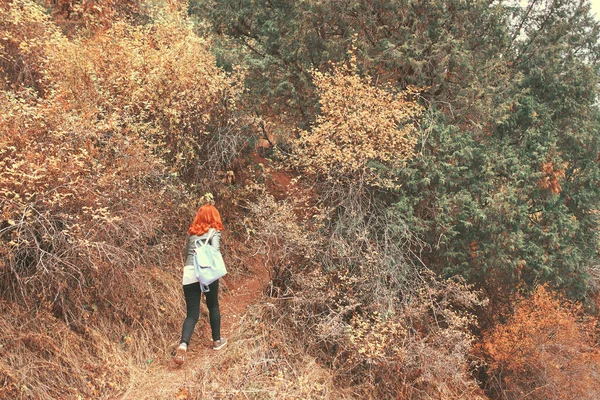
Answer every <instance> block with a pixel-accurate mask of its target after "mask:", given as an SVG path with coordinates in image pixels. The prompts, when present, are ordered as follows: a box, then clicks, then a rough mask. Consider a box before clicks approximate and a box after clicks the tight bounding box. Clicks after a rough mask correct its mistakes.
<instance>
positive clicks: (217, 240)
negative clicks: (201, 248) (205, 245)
mask: <svg viewBox="0 0 600 400" xmlns="http://www.w3.org/2000/svg"><path fill="white" fill-rule="evenodd" d="M210 245H211V246H212V247H214V248H215V249H217V251H221V231H219V230H217V231H216V232H215V233H214V235H212V237H211V238H210Z"/></svg>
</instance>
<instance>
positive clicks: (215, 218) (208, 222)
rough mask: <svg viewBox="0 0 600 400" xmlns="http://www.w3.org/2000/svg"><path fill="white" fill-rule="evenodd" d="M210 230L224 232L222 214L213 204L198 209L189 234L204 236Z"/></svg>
mask: <svg viewBox="0 0 600 400" xmlns="http://www.w3.org/2000/svg"><path fill="white" fill-rule="evenodd" d="M210 228H215V229H218V230H220V231H222V230H223V223H222V222H221V214H219V211H218V210H217V209H216V207H215V206H213V205H212V204H205V205H203V206H202V207H200V208H199V209H198V212H197V213H196V217H195V218H194V222H192V224H191V225H190V229H188V233H189V234H190V235H196V236H200V235H204V234H205V233H206V232H208V230H209V229H210Z"/></svg>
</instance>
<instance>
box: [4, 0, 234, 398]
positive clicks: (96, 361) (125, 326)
mask: <svg viewBox="0 0 600 400" xmlns="http://www.w3.org/2000/svg"><path fill="white" fill-rule="evenodd" d="M167 11H168V10H167ZM0 28H1V29H2V32H1V34H0V43H2V46H1V47H0V60H1V61H0V62H1V63H2V64H1V65H0V67H2V70H1V71H0V74H1V75H2V76H1V77H2V78H3V79H2V83H0V299H2V310H1V311H2V318H3V319H4V320H5V321H13V322H14V321H18V319H19V318H21V319H22V320H23V321H22V323H21V324H19V323H14V324H13V323H9V324H3V325H2V335H1V336H0V340H1V341H2V343H1V345H2V346H1V349H2V350H1V351H2V352H3V357H2V364H1V368H2V375H1V378H0V379H1V380H2V381H3V382H4V386H3V389H2V390H3V391H5V392H6V393H13V392H14V393H19V396H23V397H26V398H65V397H70V396H75V394H74V393H78V394H81V395H82V396H83V397H88V398H92V397H93V398H97V397H110V396H114V395H115V393H118V392H119V391H120V390H122V387H123V385H124V384H125V382H126V376H125V375H124V374H125V372H124V371H125V370H126V369H127V368H128V367H127V364H129V363H135V364H136V365H138V366H140V367H143V365H144V363H145V361H146V360H148V359H150V358H152V357H153V355H156V354H163V353H164V352H165V351H166V350H165V349H167V348H170V346H169V345H171V344H172V339H173V337H174V335H175V336H176V333H177V332H178V331H179V328H180V326H179V324H180V322H181V321H180V319H181V315H183V311H182V310H181V304H180V299H181V298H180V296H179V292H180V281H179V279H180V275H179V274H180V263H181V258H180V256H181V253H182V236H181V235H182V234H183V233H184V232H185V231H186V230H187V226H188V224H189V220H190V218H191V216H192V215H193V211H195V210H194V209H193V205H192V204H191V203H192V202H190V200H191V199H193V198H194V195H193V194H190V192H189V191H188V186H186V185H185V184H184V183H183V182H182V181H181V180H180V179H179V177H180V176H181V175H185V176H186V177H187V178H189V179H192V178H198V177H206V178H208V177H211V176H212V172H211V171H214V170H216V169H219V168H223V165H224V164H226V163H227V162H229V161H230V160H231V159H233V158H234V157H236V156H237V152H238V151H239V149H240V148H241V146H242V145H243V142H244V139H243V137H242V136H241V133H240V131H239V130H237V129H235V128H234V126H235V125H234V124H235V123H236V118H237V117H236V116H235V101H234V98H235V93H237V91H238V89H237V87H236V84H237V83H236V80H234V79H233V78H230V77H228V76H226V75H225V74H223V73H221V71H219V70H218V69H217V68H216V67H215V63H214V59H213V58H212V56H211V55H210V54H209V52H208V50H207V48H206V47H207V45H208V44H207V43H206V42H205V41H203V40H201V39H199V38H198V37H196V36H194V34H193V33H192V32H191V29H190V28H189V27H188V26H187V25H186V23H185V21H184V20H182V19H181V14H180V13H176V14H175V15H173V16H172V17H171V16H170V14H169V13H168V12H163V13H162V14H161V17H160V20H157V21H156V22H153V23H149V24H147V25H144V26H132V25H130V24H128V23H126V22H123V21H112V23H111V24H110V27H109V28H107V30H101V31H99V32H97V34H95V35H92V36H89V37H79V38H78V37H75V38H67V37H66V36H64V35H63V34H62V33H60V30H59V29H58V28H57V27H56V26H55V25H54V24H53V23H52V22H51V21H50V20H49V17H48V16H47V15H45V13H44V10H43V9H41V8H40V7H39V6H38V5H37V4H36V3H35V2H33V1H21V0H16V1H13V2H9V3H6V2H2V3H0ZM3 38H8V39H3ZM1 40H4V42H1ZM36 321H38V322H40V324H41V326H38V325H36V323H37V322H36ZM47 324H50V326H51V327H53V331H57V330H58V331H59V332H65V333H64V334H60V335H59V334H56V335H54V334H53V333H52V332H53V331H52V332H51V331H48V330H46V325H47ZM59 327H60V328H59ZM65 343H66V344H65ZM69 343H72V344H73V346H74V347H73V348H69V347H68V346H67V344H69ZM86 346H87V347H86ZM119 346H121V348H122V349H121V350H122V351H121V353H119V354H120V355H115V357H116V358H117V361H114V363H116V364H118V366H117V367H115V368H112V367H111V368H104V367H102V365H103V364H105V363H106V362H107V360H109V359H112V358H111V357H113V356H111V354H112V353H113V352H115V351H116V350H115V349H116V348H118V347H119ZM46 348H47V349H48V350H46ZM77 352H79V353H80V357H81V359H77V360H74V359H73V357H74V356H72V355H74V354H75V353H77ZM111 362H112V361H111ZM28 363H33V364H34V365H36V367H35V368H38V369H36V370H35V373H33V372H34V370H33V369H31V368H28V367H27V365H28ZM52 363H54V364H56V368H55V369H52V368H45V369H42V368H41V367H40V366H50V365H51V364H52ZM116 364H115V365H116ZM111 365H112V364H111ZM103 368H104V369H103ZM69 369H73V370H74V371H79V372H78V373H79V374H80V376H67V375H66V374H65V371H67V370H69ZM84 370H86V371H88V373H85V372H84ZM100 370H102V371H106V374H104V372H103V373H98V374H96V373H92V372H89V371H100ZM103 374H104V375H103ZM101 380H104V381H106V382H113V383H114V385H109V384H103V383H102V382H101ZM25 387H26V388H27V389H24V388H25ZM15 391H16V392H15ZM0 397H1V396H0Z"/></svg>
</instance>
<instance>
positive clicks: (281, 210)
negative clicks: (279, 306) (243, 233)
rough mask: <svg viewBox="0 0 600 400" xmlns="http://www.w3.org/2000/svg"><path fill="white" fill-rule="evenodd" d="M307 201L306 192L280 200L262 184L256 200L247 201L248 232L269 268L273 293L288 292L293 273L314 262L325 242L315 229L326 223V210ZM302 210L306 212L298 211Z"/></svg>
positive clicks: (286, 293)
mask: <svg viewBox="0 0 600 400" xmlns="http://www.w3.org/2000/svg"><path fill="white" fill-rule="evenodd" d="M306 202H307V197H305V196H302V195H297V196H294V197H290V198H289V199H287V200H282V201H277V200H275V198H274V197H273V196H272V195H271V194H269V193H267V192H266V191H265V190H264V188H263V187H260V186H259V189H258V193H257V198H256V200H255V201H252V202H249V203H248V205H247V208H248V210H249V211H250V214H249V217H250V218H248V219H247V233H248V235H249V238H250V239H251V242H252V243H253V244H252V247H253V248H254V249H255V251H256V254H260V255H261V256H262V257H263V259H264V262H265V266H266V267H267V269H268V270H269V274H270V278H271V288H270V295H271V296H286V295H288V294H289V291H290V290H293V288H292V287H291V286H292V285H291V282H292V278H293V275H294V274H296V273H298V272H300V271H302V270H303V269H304V268H306V267H308V266H310V265H312V264H313V263H314V258H315V256H316V253H317V249H318V247H320V246H321V243H320V240H321V238H320V237H319V236H317V235H315V234H314V229H317V228H318V226H320V225H321V224H322V218H323V213H322V211H321V210H319V209H318V208H313V209H309V208H306V207H305V205H306ZM299 210H302V213H303V215H301V216H299V215H297V212H298V211H299ZM299 221H303V223H299ZM306 228H309V229H306Z"/></svg>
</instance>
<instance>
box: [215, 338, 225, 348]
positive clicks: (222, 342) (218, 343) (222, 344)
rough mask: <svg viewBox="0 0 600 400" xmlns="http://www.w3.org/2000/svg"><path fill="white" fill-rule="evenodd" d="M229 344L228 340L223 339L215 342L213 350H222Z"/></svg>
mask: <svg viewBox="0 0 600 400" xmlns="http://www.w3.org/2000/svg"><path fill="white" fill-rule="evenodd" d="M226 344H227V339H225V338H223V337H222V338H221V339H219V340H215V341H214V342H213V350H221V349H222V348H223V347H225V345H226Z"/></svg>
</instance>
